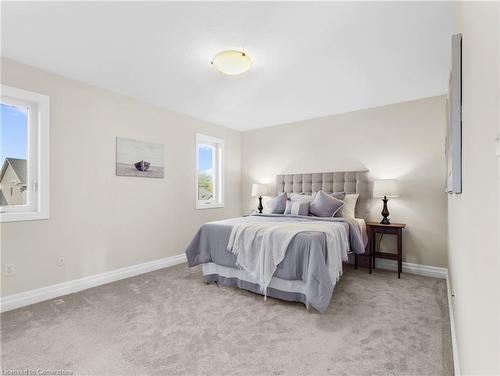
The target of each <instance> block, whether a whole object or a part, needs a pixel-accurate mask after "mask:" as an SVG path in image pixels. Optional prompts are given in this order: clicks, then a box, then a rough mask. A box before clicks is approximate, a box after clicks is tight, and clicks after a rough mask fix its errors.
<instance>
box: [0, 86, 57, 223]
mask: <svg viewBox="0 0 500 376" xmlns="http://www.w3.org/2000/svg"><path fill="white" fill-rule="evenodd" d="M0 117H1V124H0V135H1V138H0V139H1V142H0V168H1V170H0V218H1V221H2V222H9V221H24V220H30V219H43V218H48V216H49V207H48V205H49V192H48V185H49V181H48V177H49V175H48V167H49V166H48V161H49V158H48V156H49V154H48V153H49V151H48V143H49V138H48V137H49V135H48V131H49V98H48V97H47V96H45V95H41V94H37V93H32V92H29V91H26V90H21V89H16V88H13V87H10V86H5V85H2V86H1V97H0Z"/></svg>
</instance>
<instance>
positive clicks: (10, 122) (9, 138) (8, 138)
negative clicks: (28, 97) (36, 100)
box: [0, 103, 28, 167]
mask: <svg viewBox="0 0 500 376" xmlns="http://www.w3.org/2000/svg"><path fill="white" fill-rule="evenodd" d="M0 120H1V124H0V167H1V166H2V165H3V162H4V161H5V158H18V159H26V155H27V147H28V145H27V141H28V111H27V110H26V109H23V108H20V107H15V106H9V105H6V104H3V103H1V104H0Z"/></svg>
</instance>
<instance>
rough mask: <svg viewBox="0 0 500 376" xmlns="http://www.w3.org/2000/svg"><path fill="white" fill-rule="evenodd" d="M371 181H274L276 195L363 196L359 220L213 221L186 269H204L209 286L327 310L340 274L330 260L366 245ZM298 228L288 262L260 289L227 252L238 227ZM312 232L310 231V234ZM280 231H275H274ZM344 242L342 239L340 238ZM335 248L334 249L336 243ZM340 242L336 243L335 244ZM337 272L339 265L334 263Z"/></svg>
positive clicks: (352, 177)
mask: <svg viewBox="0 0 500 376" xmlns="http://www.w3.org/2000/svg"><path fill="white" fill-rule="evenodd" d="M369 185H370V181H369V178H368V173H367V172H366V171H350V172H326V173H314V174H290V175H278V176H277V177H276V193H281V192H286V193H288V194H292V193H296V194H299V193H300V194H305V195H310V194H312V193H313V192H318V191H319V190H322V191H324V192H325V193H334V192H346V193H357V194H359V198H358V201H357V204H356V209H355V218H343V217H327V218H325V217H322V218H319V217H311V216H301V215H281V214H254V215H250V216H245V217H240V218H230V219H226V220H222V221H215V222H209V223H206V224H204V225H203V226H201V228H200V229H199V231H198V232H197V234H196V235H195V237H194V238H193V240H192V242H191V243H190V245H189V246H188V247H187V249H186V256H187V260H188V265H189V266H190V267H192V266H195V265H202V270H203V279H204V281H205V282H206V283H211V282H216V283H217V284H220V285H226V286H237V287H239V288H242V289H245V290H249V291H252V292H255V293H260V294H262V295H264V296H266V297H267V296H270V297H274V298H277V299H282V300H287V301H296V302H301V303H303V304H305V305H306V308H308V309H309V307H313V308H314V309H316V310H317V311H319V312H320V313H323V312H325V311H326V309H327V308H328V306H329V304H330V300H331V297H332V294H333V290H334V288H335V284H336V282H337V280H338V278H339V277H340V275H341V274H342V262H340V270H335V273H333V272H332V265H333V264H335V263H334V262H333V261H332V260H334V259H336V258H338V257H341V258H342V261H346V260H347V258H346V256H347V255H348V254H353V253H356V254H362V253H364V251H365V247H366V240H367V238H366V227H365V223H364V218H367V214H368V212H369V205H370V194H369V192H370V189H369ZM289 224H290V225H292V226H295V227H296V228H297V227H302V231H301V232H299V233H297V234H296V235H295V236H293V237H292V238H291V240H290V242H289V243H287V246H286V251H285V252H286V253H285V254H284V258H283V259H282V261H281V262H279V264H277V265H276V266H275V269H273V274H272V278H270V282H268V284H266V285H265V288H264V289H263V288H262V283H261V281H260V280H259V279H258V278H257V277H256V276H255V275H252V274H251V273H249V272H247V270H245V269H243V268H241V267H240V266H239V265H237V255H236V254H234V253H233V252H231V251H230V250H229V249H228V244H229V243H230V241H231V237H232V236H233V235H234V229H235V228H238V227H240V226H251V225H258V226H283V228H286V226H289ZM314 226H319V227H320V228H328V234H332V235H333V236H334V237H335V239H337V243H331V242H329V240H328V239H331V237H330V238H329V237H328V236H326V232H321V231H316V230H315V227H314ZM309 228H311V230H309ZM276 231H277V230H276ZM339 239H341V240H339ZM332 244H334V245H332ZM335 244H338V245H335ZM336 265H337V268H338V262H336Z"/></svg>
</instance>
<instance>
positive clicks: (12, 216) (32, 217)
mask: <svg viewBox="0 0 500 376" xmlns="http://www.w3.org/2000/svg"><path fill="white" fill-rule="evenodd" d="M42 219H49V213H43V212H17V213H16V212H10V213H9V212H6V213H1V214H0V222H1V223H4V222H22V221H38V220H42Z"/></svg>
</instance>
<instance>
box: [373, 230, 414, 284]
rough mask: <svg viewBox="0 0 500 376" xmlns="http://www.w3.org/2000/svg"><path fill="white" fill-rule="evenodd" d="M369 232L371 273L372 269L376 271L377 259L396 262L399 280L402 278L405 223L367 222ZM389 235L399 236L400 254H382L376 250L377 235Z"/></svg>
mask: <svg viewBox="0 0 500 376" xmlns="http://www.w3.org/2000/svg"><path fill="white" fill-rule="evenodd" d="M366 225H367V231H368V244H369V245H368V248H369V250H370V273H371V269H372V267H373V269H375V259H376V258H377V257H379V258H383V259H388V260H396V261H397V262H398V278H401V272H402V269H403V267H402V266H403V229H404V228H405V227H406V225H405V224H404V223H391V224H387V225H385V224H381V223H378V222H367V223H366ZM377 234H389V235H396V236H397V243H398V253H387V252H380V251H378V250H377V249H376V244H377V242H376V240H377V239H376V235H377Z"/></svg>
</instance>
